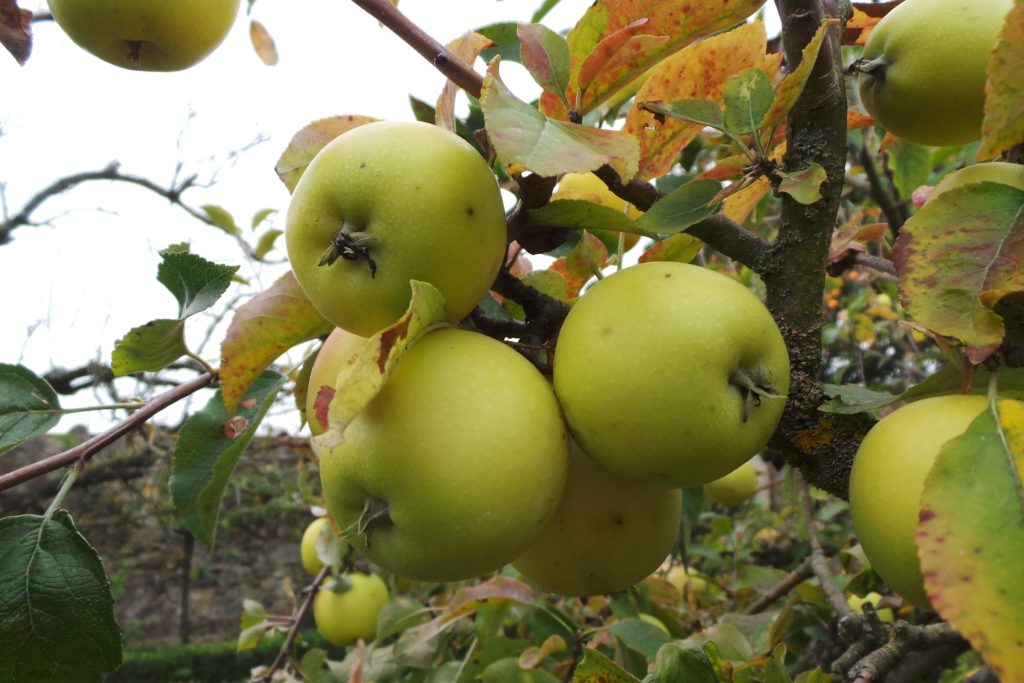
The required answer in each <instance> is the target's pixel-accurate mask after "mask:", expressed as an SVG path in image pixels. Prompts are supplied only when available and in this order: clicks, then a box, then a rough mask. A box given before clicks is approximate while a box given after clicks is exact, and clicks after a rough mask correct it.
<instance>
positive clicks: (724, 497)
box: [704, 461, 757, 508]
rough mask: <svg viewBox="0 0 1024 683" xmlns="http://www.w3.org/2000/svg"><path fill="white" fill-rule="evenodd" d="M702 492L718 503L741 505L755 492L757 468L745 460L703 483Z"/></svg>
mask: <svg viewBox="0 0 1024 683" xmlns="http://www.w3.org/2000/svg"><path fill="white" fill-rule="evenodd" d="M704 492H705V493H706V494H708V496H709V497H710V498H711V500H713V501H715V502H716V503H718V504H719V505H723V506H725V507H729V508H731V507H736V506H737V505H742V504H743V503H745V502H747V501H748V500H750V499H751V498H753V497H754V494H755V493H757V470H756V469H754V465H753V464H752V463H751V462H750V461H747V462H745V463H743V464H742V465H740V466H739V467H737V468H736V469H734V470H733V471H732V472H730V473H729V474H727V475H725V476H724V477H719V478H718V479H715V480H714V481H711V482H708V483H707V484H704Z"/></svg>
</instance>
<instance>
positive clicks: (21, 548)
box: [0, 510, 121, 683]
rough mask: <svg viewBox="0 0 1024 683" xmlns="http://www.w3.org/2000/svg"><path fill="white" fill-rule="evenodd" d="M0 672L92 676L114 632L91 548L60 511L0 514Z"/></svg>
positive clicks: (113, 652) (29, 676)
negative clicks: (45, 513) (46, 513)
mask: <svg viewBox="0 0 1024 683" xmlns="http://www.w3.org/2000/svg"><path fill="white" fill-rule="evenodd" d="M0 559H2V560H3V561H2V562H0V662H3V670H2V672H0V676H2V677H3V679H4V680H5V681H12V682H14V681H48V682H50V683H82V682H83V681H88V682H90V683H92V682H95V683H99V682H100V681H102V680H103V675H102V672H104V671H113V670H114V669H116V668H117V667H118V665H119V664H120V663H121V632H120V630H119V629H118V627H117V623H116V622H115V621H114V600H113V598H112V597H111V595H110V583H109V581H107V577H106V575H105V574H104V572H103V563H102V562H101V561H100V557H99V555H98V554H97V553H96V551H95V550H94V549H93V548H92V546H90V545H89V543H88V541H86V540H85V538H83V537H82V535H81V534H80V533H79V532H78V529H76V528H75V524H74V522H73V521H72V520H71V515H69V514H68V512H67V511H66V510H57V511H56V512H54V513H53V515H52V516H40V515H19V516H17V517H6V518H4V519H0Z"/></svg>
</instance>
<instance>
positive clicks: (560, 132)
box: [480, 57, 640, 182]
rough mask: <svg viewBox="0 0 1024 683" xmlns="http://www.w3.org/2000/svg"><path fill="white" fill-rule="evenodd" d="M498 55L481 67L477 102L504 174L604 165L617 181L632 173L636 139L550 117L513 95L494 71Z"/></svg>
mask: <svg viewBox="0 0 1024 683" xmlns="http://www.w3.org/2000/svg"><path fill="white" fill-rule="evenodd" d="M499 63H500V58H498V57H495V58H494V59H493V60H492V61H491V63H490V65H489V66H488V69H487V77H486V78H485V79H484V88H483V94H482V96H481V97H480V106H481V107H482V108H483V113H484V121H485V122H486V128H487V137H488V139H489V140H490V142H491V145H492V146H493V147H494V149H495V150H496V151H497V153H498V157H499V159H501V161H502V163H503V164H505V166H506V167H507V168H508V169H509V172H510V173H521V172H523V171H533V172H534V173H538V174H540V175H543V176H556V175H560V174H562V173H569V172H577V173H586V172H588V171H594V170H596V169H598V168H600V167H601V166H603V165H605V164H608V165H610V166H611V167H612V168H613V169H615V172H616V173H618V174H619V177H620V178H622V180H623V182H628V181H629V180H631V179H632V178H633V176H634V175H636V167H637V161H638V159H639V155H640V150H639V148H638V147H637V142H636V138H634V137H633V136H632V135H629V134H628V133H624V132H622V131H615V130H601V129H598V128H591V127H589V126H583V125H579V124H575V123H568V122H565V121H556V120H554V119H552V118H549V117H547V116H545V115H544V114H541V113H540V112H539V111H537V110H536V109H534V108H533V107H531V106H530V105H528V104H527V103H525V102H523V101H522V100H519V99H518V98H516V96H515V95H513V94H512V92H511V91H509V89H508V88H507V87H506V86H505V84H504V83H502V81H501V78H500V77H499V76H498V65H499Z"/></svg>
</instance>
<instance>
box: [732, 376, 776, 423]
mask: <svg viewBox="0 0 1024 683" xmlns="http://www.w3.org/2000/svg"><path fill="white" fill-rule="evenodd" d="M729 384H731V385H733V386H734V387H736V388H737V389H739V390H740V393H741V394H742V395H743V421H744V422H746V421H747V419H748V418H749V417H750V414H751V413H752V412H753V411H754V408H756V407H757V406H759V405H761V399H762V398H783V397H782V396H780V394H779V391H778V389H777V388H776V387H775V385H774V384H773V383H772V381H771V379H770V378H769V377H768V375H767V373H765V372H764V371H763V370H761V369H760V368H752V369H750V368H739V369H737V370H736V371H734V372H733V373H732V375H730V376H729Z"/></svg>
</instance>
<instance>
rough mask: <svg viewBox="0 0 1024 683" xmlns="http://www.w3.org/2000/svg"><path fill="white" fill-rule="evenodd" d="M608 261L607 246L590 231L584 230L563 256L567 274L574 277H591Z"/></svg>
mask: <svg viewBox="0 0 1024 683" xmlns="http://www.w3.org/2000/svg"><path fill="white" fill-rule="evenodd" d="M607 261H608V248H607V247H605V246H604V242H602V241H601V240H600V239H599V238H598V237H597V236H596V235H594V234H593V233H592V232H589V231H587V232H584V233H583V234H582V235H581V236H580V241H579V242H577V243H576V246H574V247H573V248H572V249H571V250H570V251H569V253H568V254H567V255H566V257H565V265H566V269H567V270H568V272H569V274H570V275H572V276H574V277H584V276H586V277H588V278H589V277H591V276H593V275H595V274H596V273H597V272H598V271H600V270H601V268H603V267H604V264H605V262H607Z"/></svg>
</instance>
